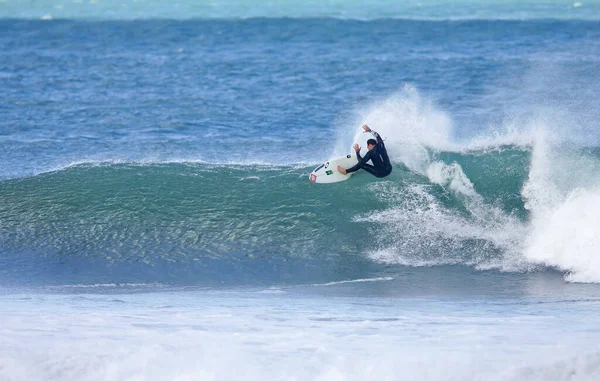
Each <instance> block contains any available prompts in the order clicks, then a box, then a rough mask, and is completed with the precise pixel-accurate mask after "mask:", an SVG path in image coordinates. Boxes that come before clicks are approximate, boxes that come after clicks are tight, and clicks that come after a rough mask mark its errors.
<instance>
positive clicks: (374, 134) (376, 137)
mask: <svg viewBox="0 0 600 381" xmlns="http://www.w3.org/2000/svg"><path fill="white" fill-rule="evenodd" d="M371 133H372V134H373V136H375V139H377V143H378V144H381V145H383V139H381V136H379V134H378V133H377V132H376V131H373V130H371Z"/></svg>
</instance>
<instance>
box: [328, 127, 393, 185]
mask: <svg viewBox="0 0 600 381" xmlns="http://www.w3.org/2000/svg"><path fill="white" fill-rule="evenodd" d="M362 128H363V130H365V132H370V133H372V134H373V136H375V139H377V140H375V139H369V140H367V149H368V150H369V151H368V152H367V154H366V155H365V156H364V157H362V156H360V146H359V145H358V144H354V150H355V151H356V158H357V159H358V163H357V164H356V165H355V166H354V167H352V168H348V169H344V167H342V166H341V165H338V171H340V172H341V173H342V174H344V175H345V174H347V173H352V172H356V171H358V170H359V169H361V168H362V169H364V170H365V171H367V172H369V173H370V174H372V175H373V176H375V177H386V176H388V175H389V174H390V173H392V164H391V163H390V158H389V157H388V154H387V151H386V149H385V145H384V144H383V139H381V136H379V134H378V133H377V132H375V131H373V130H372V129H371V128H370V127H369V126H367V125H366V124H365V125H363V126H362ZM369 160H371V162H372V163H373V165H371V164H367V161H369Z"/></svg>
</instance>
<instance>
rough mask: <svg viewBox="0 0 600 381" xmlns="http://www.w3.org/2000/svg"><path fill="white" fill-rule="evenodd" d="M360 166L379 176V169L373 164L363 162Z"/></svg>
mask: <svg viewBox="0 0 600 381" xmlns="http://www.w3.org/2000/svg"><path fill="white" fill-rule="evenodd" d="M360 167H361V168H362V169H364V170H365V171H367V172H369V173H370V174H372V175H373V176H377V172H378V171H377V170H376V169H375V167H374V166H372V165H371V164H363V165H361V166H360Z"/></svg>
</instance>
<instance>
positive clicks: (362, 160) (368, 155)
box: [346, 151, 371, 173]
mask: <svg viewBox="0 0 600 381" xmlns="http://www.w3.org/2000/svg"><path fill="white" fill-rule="evenodd" d="M356 158H357V159H358V163H356V165H355V166H354V167H352V168H348V169H346V173H352V172H356V171H358V170H359V169H360V167H361V166H362V165H364V164H365V163H366V162H367V161H369V160H371V151H369V152H367V153H366V154H365V156H364V157H361V156H360V152H357V153H356Z"/></svg>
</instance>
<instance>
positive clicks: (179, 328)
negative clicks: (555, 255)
mask: <svg viewBox="0 0 600 381" xmlns="http://www.w3.org/2000/svg"><path fill="white" fill-rule="evenodd" d="M113 298H114V296H110V295H107V296H103V295H96V296H95V297H94V298H81V297H79V296H76V295H36V296H35V298H34V299H33V300H29V301H27V302H23V300H21V298H20V297H19V296H15V297H5V298H3V299H2V301H1V304H0V308H1V309H2V311H3V315H2V325H0V335H1V337H2V340H0V379H2V380H10V381H21V380H23V381H24V380H49V381H67V380H82V379H85V380H92V381H93V380H103V381H110V380H148V381H151V380H179V381H181V380H239V379H240V377H242V376H241V375H243V378H244V379H245V380H249V381H252V380H298V381H300V380H322V381H339V380H349V381H350V380H371V379H374V380H392V379H398V378H399V377H400V378H402V379H409V380H415V381H430V380H431V381H433V380H435V381H458V380H481V381H483V380H486V381H488V380H491V381H500V380H511V381H525V380H528V381H529V380H549V381H554V380H556V381H559V380H560V381H564V380H577V381H578V380H593V379H596V376H597V375H598V371H599V367H598V364H599V362H598V355H597V354H595V353H594V351H595V350H597V342H598V339H599V335H598V332H597V330H595V329H594V327H595V320H594V319H593V317H595V311H596V309H595V307H594V306H593V305H589V306H587V307H586V306H585V305H581V304H573V305H572V307H573V309H559V310H555V309H554V308H553V307H552V306H544V305H538V304H535V307H534V310H527V309H525V310H523V308H524V306H522V305H519V306H518V308H515V305H510V306H508V307H509V308H507V306H502V305H500V306H493V305H491V306H490V305H489V304H485V303H479V304H473V305H468V306H469V307H471V308H472V311H471V312H468V313H467V312H465V304H463V303H447V302H439V301H435V300H429V301H428V302H427V303H423V302H420V301H419V302H416V303H415V302H414V301H410V300H408V301H406V300H402V299H398V300H382V298H376V300H373V299H372V298H315V299H310V298H306V297H304V298H299V297H297V296H294V297H289V296H286V295H269V294H256V293H250V294H243V295H238V294H235V293H230V292H225V293H198V292H195V293H166V294H160V293H152V294H136V295H121V296H119V298H120V299H123V300H124V301H125V302H126V303H123V304H120V305H118V306H115V305H114V304H113V303H111V300H112V299H113ZM165 305H168V306H169V308H160V307H161V306H165ZM475 311H476V312H475ZM532 311H535V312H536V313H535V314H532V313H531V312H532ZM585 317H587V319H585ZM590 318H591V319H590ZM580 319H581V320H580ZM573 327H576V328H573ZM557 343H560V345H557Z"/></svg>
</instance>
